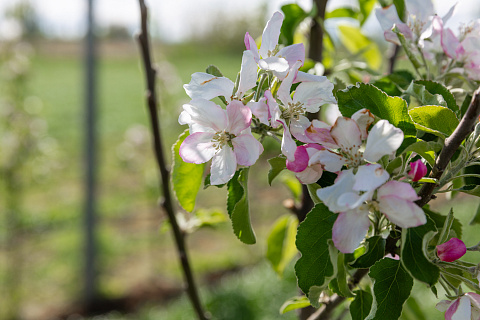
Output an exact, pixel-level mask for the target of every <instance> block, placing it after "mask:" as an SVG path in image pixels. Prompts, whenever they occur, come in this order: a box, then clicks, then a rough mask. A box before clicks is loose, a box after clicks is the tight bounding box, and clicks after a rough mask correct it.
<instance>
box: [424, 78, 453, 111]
mask: <svg viewBox="0 0 480 320" xmlns="http://www.w3.org/2000/svg"><path fill="white" fill-rule="evenodd" d="M415 83H417V84H420V85H422V86H424V87H425V89H427V90H428V92H430V93H431V94H435V95H436V94H439V95H441V96H442V97H443V100H444V101H445V102H446V104H447V105H446V106H447V107H448V108H449V109H450V110H452V111H453V112H455V113H456V112H457V111H458V110H459V108H458V106H457V101H456V100H455V97H454V95H453V94H452V93H451V92H450V90H448V89H447V87H445V86H444V85H443V84H441V83H439V82H435V81H429V80H417V81H415Z"/></svg>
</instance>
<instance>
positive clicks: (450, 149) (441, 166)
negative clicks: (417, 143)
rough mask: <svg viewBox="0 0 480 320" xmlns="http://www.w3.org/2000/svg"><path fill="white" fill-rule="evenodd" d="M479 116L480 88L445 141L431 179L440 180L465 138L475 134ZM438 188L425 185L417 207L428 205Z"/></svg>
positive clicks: (432, 185) (419, 193)
mask: <svg viewBox="0 0 480 320" xmlns="http://www.w3.org/2000/svg"><path fill="white" fill-rule="evenodd" d="M479 115H480V88H478V89H477V90H476V91H475V92H474V93H473V98H472V102H470V105H469V106H468V109H467V112H466V113H465V115H464V116H463V118H462V120H461V121H460V123H459V124H458V126H457V128H456V129H455V131H454V132H453V133H452V135H451V136H450V137H448V138H447V139H445V146H444V147H443V149H442V151H441V152H440V154H439V155H438V158H437V160H436V161H435V165H434V166H433V169H432V172H431V173H430V175H429V177H430V178H434V179H437V180H440V178H441V176H442V175H443V172H444V170H445V168H446V167H447V165H448V163H449V162H450V160H451V159H452V157H453V155H454V153H455V152H456V151H457V150H458V148H459V147H460V145H461V144H462V142H463V140H465V138H466V137H467V136H468V135H469V134H470V133H472V132H473V130H474V128H475V123H476V122H477V121H478V116H479ZM436 187H437V185H436V184H435V183H425V184H424V185H423V187H422V188H421V189H420V191H419V192H418V196H419V197H420V200H418V201H416V203H417V205H419V206H420V207H423V206H424V205H426V204H427V203H428V202H429V201H430V200H431V198H432V194H433V191H434V190H435V188H436Z"/></svg>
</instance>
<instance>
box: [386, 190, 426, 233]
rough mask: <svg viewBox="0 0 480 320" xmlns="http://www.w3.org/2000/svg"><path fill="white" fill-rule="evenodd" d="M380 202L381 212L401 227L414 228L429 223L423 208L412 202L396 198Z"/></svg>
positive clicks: (387, 198) (388, 197)
mask: <svg viewBox="0 0 480 320" xmlns="http://www.w3.org/2000/svg"><path fill="white" fill-rule="evenodd" d="M378 201H379V202H378V207H379V210H380V212H382V213H383V214H384V215H385V216H386V217H387V218H388V220H390V221H391V222H393V223H394V224H396V225H398V226H399V227H402V228H413V227H418V226H420V225H423V224H425V223H427V218H426V217H425V213H424V212H423V210H422V208H420V207H419V206H417V205H416V204H415V203H414V202H412V201H409V200H405V199H401V198H399V197H395V196H386V197H382V198H381V199H378Z"/></svg>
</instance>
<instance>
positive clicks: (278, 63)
mask: <svg viewBox="0 0 480 320" xmlns="http://www.w3.org/2000/svg"><path fill="white" fill-rule="evenodd" d="M258 66H259V67H260V68H262V69H263V70H266V71H274V73H275V72H278V73H279V74H282V75H283V76H282V79H281V80H283V79H284V78H285V75H286V74H287V72H288V61H287V60H285V59H284V58H278V57H268V58H265V59H261V60H259V61H258Z"/></svg>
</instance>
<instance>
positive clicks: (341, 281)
mask: <svg viewBox="0 0 480 320" xmlns="http://www.w3.org/2000/svg"><path fill="white" fill-rule="evenodd" d="M347 275H348V273H347V270H346V267H345V254H344V253H342V252H339V253H338V255H337V276H336V278H335V279H337V284H338V290H339V292H340V295H341V296H342V297H353V294H352V291H351V290H350V288H349V287H348V283H347Z"/></svg>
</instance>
